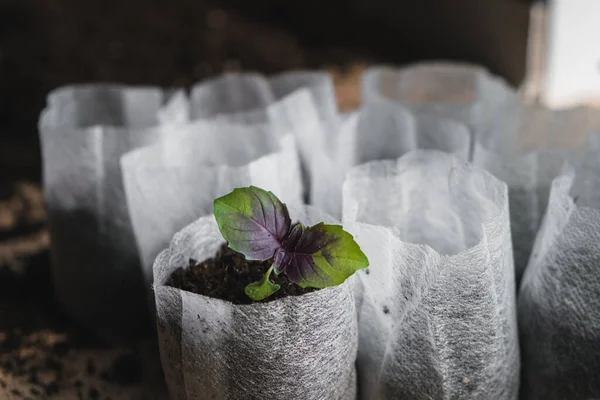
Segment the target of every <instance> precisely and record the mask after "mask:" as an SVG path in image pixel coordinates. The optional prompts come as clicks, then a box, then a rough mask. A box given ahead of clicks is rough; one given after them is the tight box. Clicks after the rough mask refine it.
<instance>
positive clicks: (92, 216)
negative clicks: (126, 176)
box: [39, 85, 169, 340]
mask: <svg viewBox="0 0 600 400" xmlns="http://www.w3.org/2000/svg"><path fill="white" fill-rule="evenodd" d="M167 97H168V96H167V95H166V94H165V93H164V92H163V91H162V90H161V89H159V88H155V87H128V86H120V85H76V86H68V87H63V88H59V89H57V90H55V91H53V92H51V93H50V94H49V96H48V105H47V108H46V109H45V110H44V111H43V112H42V114H41V116H40V121H39V130H40V139H41V145H42V158H43V180H44V194H45V199H46V204H47V206H48V211H49V215H50V232H51V235H52V245H51V258H52V280H53V283H54V288H55V291H56V295H57V297H58V300H59V301H60V303H61V304H62V305H63V306H64V308H65V309H66V311H67V312H68V313H69V314H71V315H72V316H74V317H75V318H77V319H78V320H80V321H81V322H83V323H84V324H86V325H87V326H88V327H90V328H92V329H94V331H95V332H97V333H98V334H100V335H101V336H103V337H105V338H107V339H109V340H113V339H114V340H117V339H133V338H134V337H137V336H138V335H139V334H142V333H148V332H149V329H148V327H149V326H150V325H149V324H147V323H145V322H147V321H148V322H149V318H148V313H147V310H148V308H147V306H146V302H145V297H144V288H143V279H142V275H141V272H140V269H139V262H138V254H137V250H136V246H135V241H134V238H133V233H132V230H131V225H130V222H129V215H128V212H127V205H126V202H125V194H124V192H123V184H122V179H121V168H120V164H119V160H120V157H121V155H122V154H124V153H125V152H127V151H129V150H131V149H134V148H136V147H140V146H144V145H147V144H150V143H153V142H156V141H158V140H161V138H163V137H164V136H166V135H168V134H169V131H168V130H163V129H162V128H161V127H160V126H159V121H158V119H157V115H159V114H160V110H161V107H163V105H164V104H165V102H166V101H167ZM166 119H168V118H166Z"/></svg>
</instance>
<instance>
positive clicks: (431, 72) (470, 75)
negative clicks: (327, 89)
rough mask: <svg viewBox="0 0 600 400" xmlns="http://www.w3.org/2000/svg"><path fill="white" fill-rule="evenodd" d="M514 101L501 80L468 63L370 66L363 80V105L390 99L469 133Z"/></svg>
mask: <svg viewBox="0 0 600 400" xmlns="http://www.w3.org/2000/svg"><path fill="white" fill-rule="evenodd" d="M517 99H518V95H517V93H516V91H515V90H514V89H512V88H511V87H510V86H509V85H507V84H506V82H504V81H503V80H502V79H501V78H498V77H495V76H493V75H491V74H490V73H489V72H487V71H486V70H485V69H483V68H481V67H477V66H474V65H468V64H454V63H442V62H438V63H436V62H430V63H420V64H415V65H410V66H408V67H404V68H391V67H372V68H369V69H368V70H367V72H366V73H365V75H364V77H363V103H367V104H368V103H379V102H381V101H382V100H383V101H389V100H392V101H395V102H398V103H400V104H402V105H404V106H405V107H407V108H408V109H410V110H412V111H415V112H425V113H427V114H434V115H438V116H443V117H447V118H452V119H456V120H457V121H461V122H463V123H465V124H466V125H467V126H468V127H469V128H470V129H471V130H473V131H476V130H478V129H479V128H480V127H481V126H484V125H485V124H486V123H487V119H488V118H489V117H490V116H491V115H493V114H494V113H495V112H496V109H497V107H499V106H501V105H502V104H504V103H506V102H515V101H517Z"/></svg>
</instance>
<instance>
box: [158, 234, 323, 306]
mask: <svg viewBox="0 0 600 400" xmlns="http://www.w3.org/2000/svg"><path fill="white" fill-rule="evenodd" d="M271 264H272V261H271V260H267V261H248V260H246V258H245V257H244V255H243V254H241V253H238V252H237V251H234V250H231V249H230V248H229V247H228V246H227V244H223V246H221V248H220V249H219V251H217V254H216V255H215V257H213V258H209V259H208V260H204V261H202V262H199V261H197V260H194V259H190V265H189V267H187V268H184V267H180V268H178V269H176V270H175V271H174V272H173V274H172V275H171V277H170V278H169V281H168V282H167V286H171V287H174V288H178V289H182V290H186V291H188V292H192V293H197V294H201V295H204V296H207V297H212V298H216V299H221V300H226V301H230V302H232V303H233V304H252V303H257V302H255V301H254V300H252V299H251V298H250V297H248V295H246V293H245V292H244V289H245V288H246V285H248V284H249V283H252V282H258V281H260V280H261V279H262V277H263V276H264V274H265V273H266V272H267V271H268V269H269V268H270V267H271ZM270 279H271V282H273V283H276V284H278V285H279V286H281V288H280V289H279V290H278V291H277V292H275V293H274V294H272V295H271V296H269V297H267V298H266V299H264V300H261V301H260V302H262V303H264V302H269V301H273V300H277V299H281V298H284V297H287V296H300V295H303V294H305V293H310V292H312V291H314V290H316V289H312V288H306V289H303V288H301V287H300V286H298V285H296V284H294V283H292V282H290V281H288V280H287V278H286V277H285V275H284V274H280V275H279V276H277V275H275V273H272V274H271V278H270Z"/></svg>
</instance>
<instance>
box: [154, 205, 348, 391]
mask: <svg viewBox="0 0 600 400" xmlns="http://www.w3.org/2000/svg"><path fill="white" fill-rule="evenodd" d="M290 215H292V216H294V219H298V220H300V221H302V222H303V223H305V224H309V225H312V224H315V223H317V222H321V221H323V222H326V223H335V220H334V219H332V218H331V217H328V216H327V215H324V214H322V213H321V212H320V211H317V210H316V209H312V208H309V207H306V208H304V207H302V208H296V207H290ZM222 243H224V240H223V238H222V237H221V234H220V233H219V230H218V227H217V224H216V221H215V220H214V217H213V216H212V215H210V216H206V217H202V218H200V219H198V220H197V221H195V222H194V223H192V224H191V225H189V226H187V227H186V228H184V229H183V230H182V231H181V232H179V233H178V234H176V235H175V237H174V239H173V241H172V242H171V245H170V246H169V248H168V249H167V250H164V251H163V252H161V253H160V255H159V256H158V258H157V260H156V263H155V264H154V275H155V277H156V278H155V279H156V280H155V284H154V289H155V296H156V306H157V317H158V327H159V329H158V332H159V344H160V350H161V358H162V364H163V368H164V371H165V376H166V379H167V384H168V386H169V390H170V394H171V397H172V398H173V399H176V400H181V399H189V400H192V399H215V400H219V399H255V398H256V399H260V398H264V399H274V400H276V399H281V400H289V399H307V400H308V399H314V400H321V399H334V400H335V399H344V400H346V399H347V400H353V399H355V398H356V370H355V364H354V363H355V360H356V351H357V343H358V327H357V322H356V310H355V305H354V304H355V303H354V297H353V292H352V287H351V286H350V284H349V283H347V282H346V283H344V284H342V285H340V286H336V287H331V288H326V289H322V290H318V291H315V292H311V293H308V294H304V295H301V296H295V297H286V298H283V299H279V300H274V301H272V302H267V303H255V304H251V305H234V304H232V303H230V302H227V301H223V300H219V299H214V298H209V297H206V296H202V295H197V294H193V293H190V292H186V291H183V290H180V289H175V288H172V287H169V286H166V285H165V284H166V283H167V280H168V278H169V276H170V275H171V274H172V273H173V271H174V270H175V269H177V268H178V267H181V266H186V265H188V259H189V258H190V257H192V258H195V259H198V260H204V259H207V258H210V257H213V256H214V255H215V253H216V251H217V249H218V248H219V247H220V246H221V245H222Z"/></svg>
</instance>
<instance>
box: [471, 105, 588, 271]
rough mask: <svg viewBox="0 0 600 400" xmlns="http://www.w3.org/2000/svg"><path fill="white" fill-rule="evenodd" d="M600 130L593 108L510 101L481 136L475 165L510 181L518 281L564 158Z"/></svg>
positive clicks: (479, 136)
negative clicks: (562, 108)
mask: <svg viewBox="0 0 600 400" xmlns="http://www.w3.org/2000/svg"><path fill="white" fill-rule="evenodd" d="M594 131H600V112H598V111H597V110H593V109H589V108H574V109H565V110H550V109H547V108H544V107H541V106H529V105H525V104H522V103H518V102H516V103H510V104H509V103H507V104H506V105H505V107H502V108H499V109H498V110H497V112H496V114H495V115H494V116H493V117H491V118H490V119H489V120H488V124H487V125H486V127H485V128H482V129H481V130H480V131H479V132H477V133H476V136H477V140H476V143H475V147H474V151H473V163H474V164H475V165H477V166H479V167H482V168H485V169H486V170H488V171H489V172H491V173H492V174H493V175H494V176H495V177H497V178H498V179H501V180H502V181H504V182H506V184H507V185H508V190H509V201H510V213H511V229H512V239H513V249H514V254H515V267H516V277H517V283H518V282H519V281H520V280H521V277H522V275H523V272H524V270H525V267H526V266H527V263H528V261H529V256H530V254H531V248H532V246H533V242H534V240H535V236H536V233H537V232H538V229H539V227H540V223H541V220H542V217H543V215H544V212H545V210H546V205H547V202H548V197H549V193H550V186H551V184H552V180H553V179H554V178H555V177H557V176H558V175H559V173H560V170H561V166H562V164H563V162H564V161H565V160H568V159H571V158H573V157H577V154H578V152H577V150H578V149H580V148H583V147H586V146H590V143H589V142H586V137H587V136H589V135H590V134H591V133H592V132H594Z"/></svg>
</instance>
